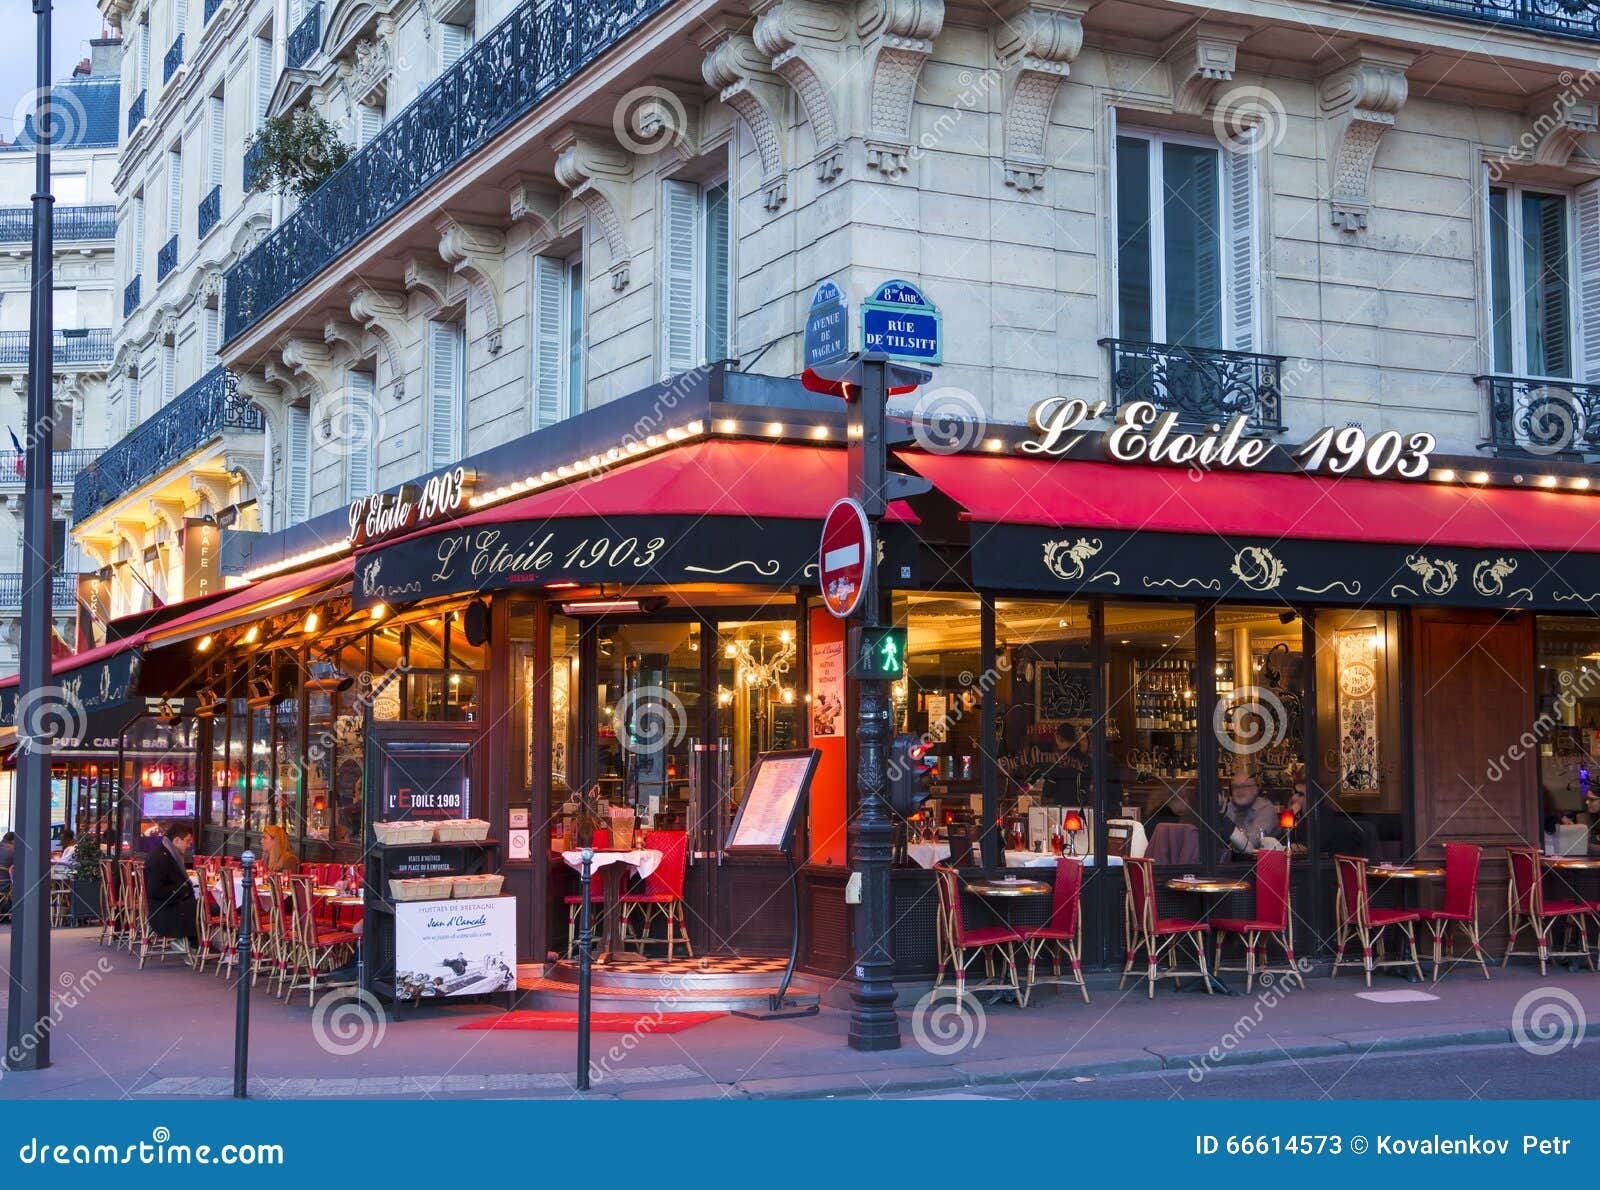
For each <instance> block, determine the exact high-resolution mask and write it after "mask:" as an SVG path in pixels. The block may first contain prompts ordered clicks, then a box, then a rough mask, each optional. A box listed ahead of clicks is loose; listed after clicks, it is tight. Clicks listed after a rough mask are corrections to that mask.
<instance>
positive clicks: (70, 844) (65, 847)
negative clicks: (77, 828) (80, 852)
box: [54, 830, 78, 863]
mask: <svg viewBox="0 0 1600 1190" xmlns="http://www.w3.org/2000/svg"><path fill="white" fill-rule="evenodd" d="M77 845H78V836H77V835H75V834H73V833H72V831H70V830H64V831H62V832H61V850H60V851H58V852H56V854H55V857H54V858H56V859H58V860H60V861H61V862H62V863H65V862H66V861H68V860H70V859H71V858H72V849H73V848H74V847H76V846H77Z"/></svg>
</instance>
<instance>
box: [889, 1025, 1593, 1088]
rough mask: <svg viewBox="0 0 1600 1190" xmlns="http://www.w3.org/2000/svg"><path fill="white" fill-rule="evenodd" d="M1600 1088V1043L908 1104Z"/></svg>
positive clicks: (1378, 1058)
mask: <svg viewBox="0 0 1600 1190" xmlns="http://www.w3.org/2000/svg"><path fill="white" fill-rule="evenodd" d="M1597 1085H1600V1043H1596V1041H1595V1040H1593V1039H1590V1040H1588V1041H1586V1042H1580V1043H1579V1044H1578V1045H1577V1046H1576V1047H1573V1048H1570V1049H1565V1050H1562V1051H1560V1052H1559V1053H1555V1054H1549V1055H1539V1054H1530V1053H1527V1052H1525V1051H1524V1050H1522V1049H1520V1048H1519V1047H1517V1046H1485V1047H1475V1048H1467V1049H1459V1048H1449V1049H1440V1050H1437V1051H1433V1052H1423V1053H1416V1052H1411V1053H1404V1054H1388V1053H1372V1054H1369V1055H1367V1056H1366V1057H1364V1058H1348V1057H1338V1058H1317V1059H1314V1060H1311V1061H1304V1062H1273V1063H1267V1064H1262V1065H1258V1066H1241V1067H1236V1068H1234V1069H1232V1070H1229V1069H1225V1068H1224V1069H1217V1070H1212V1071H1210V1072H1208V1073H1206V1074H1204V1076H1203V1077H1202V1078H1200V1079H1199V1080H1198V1081H1195V1080H1193V1079H1191V1078H1190V1077H1189V1076H1188V1074H1186V1073H1185V1072H1183V1071H1180V1070H1166V1071H1160V1072H1158V1073H1154V1074H1132V1075H1120V1076H1115V1077H1107V1078H1099V1079H1095V1080H1092V1081H1086V1082H1065V1083H1043V1084H1037V1085H1026V1086H1008V1087H999V1086H983V1087H969V1088H967V1089H966V1090H965V1091H962V1092H951V1093H949V1094H948V1095H928V1094H926V1093H924V1094H908V1095H904V1096H895V1098H907V1099H937V1098H947V1097H948V1098H970V1097H980V1096H981V1097H983V1098H993V1099H1313V1100H1314V1099H1587V1098H1590V1097H1592V1096H1593V1094H1594V1088H1595V1086H1597Z"/></svg>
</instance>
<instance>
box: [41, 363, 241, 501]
mask: <svg viewBox="0 0 1600 1190" xmlns="http://www.w3.org/2000/svg"><path fill="white" fill-rule="evenodd" d="M265 426H266V423H265V422H264V421H263V420H262V416H261V410H259V409H257V408H256V407H255V406H254V405H252V404H250V402H249V401H247V400H245V399H244V398H243V397H241V396H240V395H239V382H238V381H237V380H236V379H235V378H234V375H233V373H232V372H230V371H228V370H227V369H226V368H224V367H221V366H218V367H215V368H212V369H211V371H209V372H207V373H206V374H205V375H204V376H202V377H200V379H199V380H197V381H195V382H194V383H193V384H191V385H190V386H189V387H188V388H186V389H184V390H183V392H181V393H179V394H178V396H177V397H175V398H174V399H173V400H171V401H169V402H168V403H167V404H166V405H165V406H164V407H163V408H162V409H160V410H159V411H158V412H157V413H156V414H155V415H154V416H152V417H149V418H146V419H145V420H144V421H143V422H141V423H140V424H139V425H138V426H137V427H136V428H135V429H134V430H133V431H132V432H130V433H129V434H128V436H127V437H126V438H124V439H123V440H122V441H121V442H119V443H117V444H116V445H115V446H113V447H111V448H109V449H108V450H106V451H104V452H103V453H102V454H101V455H100V457H99V458H98V459H96V460H94V461H93V462H92V463H90V464H89V465H88V466H86V467H84V468H83V470H81V471H79V472H78V478H77V481H76V482H75V483H74V484H73V488H72V515H73V517H74V518H75V519H76V520H77V521H78V522H80V523H81V522H82V521H83V519H84V518H85V517H89V516H93V515H94V514H95V513H97V512H99V511H100V510H101V509H102V508H104V507H106V505H108V504H110V503H112V502H113V501H116V500H120V499H122V498H123V497H124V496H126V495H127V494H128V493H129V492H132V491H135V490H137V489H138V488H139V487H140V486H141V485H143V484H145V483H148V482H149V481H150V480H152V479H154V478H155V477H156V476H158V475H160V474H161V473H162V472H163V471H165V470H166V469H167V468H169V467H171V466H172V465H173V464H175V463H179V462H182V461H183V460H184V459H186V458H188V457H189V456H190V455H192V454H194V453H195V452H196V451H197V450H199V449H200V448H201V447H202V446H204V445H205V444H206V443H208V442H210V441H212V440H213V439H215V438H218V437H220V436H221V435H222V433H223V432H224V431H225V430H237V431H240V432H242V433H256V434H259V433H261V432H262V431H263V430H264V429H265Z"/></svg>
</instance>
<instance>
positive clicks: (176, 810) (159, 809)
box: [142, 790, 194, 818]
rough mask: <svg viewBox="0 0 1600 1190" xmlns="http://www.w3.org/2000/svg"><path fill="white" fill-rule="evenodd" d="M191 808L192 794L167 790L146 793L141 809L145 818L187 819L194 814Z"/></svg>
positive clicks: (184, 791) (192, 804) (192, 803)
mask: <svg viewBox="0 0 1600 1190" xmlns="http://www.w3.org/2000/svg"><path fill="white" fill-rule="evenodd" d="M193 806H194V794H193V793H192V792H189V791H187V790H183V791H177V792H174V791H172V790H167V791H164V792H161V793H146V794H145V795H144V806H143V807H142V808H143V810H144V816H145V817H146V818H188V817H190V816H191V815H193V814H194V809H193Z"/></svg>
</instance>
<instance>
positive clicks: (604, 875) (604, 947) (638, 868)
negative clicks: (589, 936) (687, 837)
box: [561, 847, 661, 963]
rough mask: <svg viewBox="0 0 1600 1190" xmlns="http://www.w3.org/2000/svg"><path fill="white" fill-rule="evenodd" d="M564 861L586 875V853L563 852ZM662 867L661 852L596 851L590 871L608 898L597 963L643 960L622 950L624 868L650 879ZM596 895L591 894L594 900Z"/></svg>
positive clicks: (639, 849) (649, 850) (596, 957)
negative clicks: (598, 878) (584, 864)
mask: <svg viewBox="0 0 1600 1190" xmlns="http://www.w3.org/2000/svg"><path fill="white" fill-rule="evenodd" d="M561 859H562V860H563V862H565V863H566V865H567V866H568V867H569V868H571V869H572V870H573V871H574V872H577V873H579V874H580V875H582V873H583V852H582V851H563V852H562V853H561ZM660 866H661V852H659V851H653V850H651V849H649V848H644V847H641V848H638V849H636V850H633V851H618V850H614V849H611V848H605V849H601V848H598V847H597V848H595V849H594V857H593V858H592V859H591V860H590V861H589V871H590V874H591V876H593V875H599V876H600V886H601V888H602V889H603V890H604V898H605V899H604V901H603V902H602V904H603V906H604V908H603V909H602V911H601V916H602V918H603V920H604V926H603V928H602V930H601V938H600V949H599V952H598V953H597V954H596V955H595V962H597V963H620V962H627V961H629V960H630V959H633V958H637V957H639V956H636V955H629V954H627V953H625V952H624V951H623V949H622V872H623V869H624V868H631V869H633V871H635V872H637V873H638V874H639V875H640V876H648V875H650V873H651V872H654V871H655V870H656V869H657V868H659V867H660ZM579 895H580V896H581V895H582V893H581V892H580V893H579ZM593 896H594V894H593V892H591V893H590V898H591V899H592V898H593Z"/></svg>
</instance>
